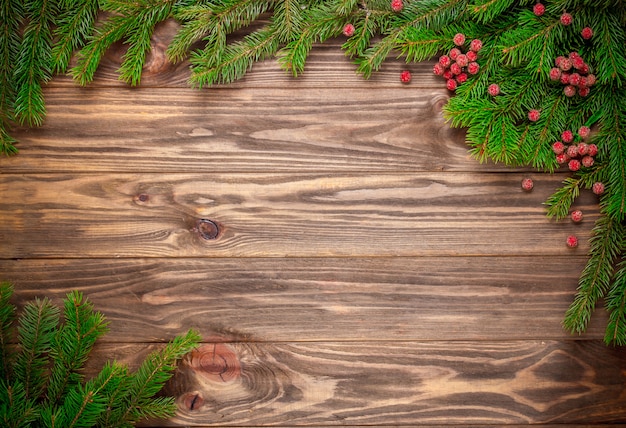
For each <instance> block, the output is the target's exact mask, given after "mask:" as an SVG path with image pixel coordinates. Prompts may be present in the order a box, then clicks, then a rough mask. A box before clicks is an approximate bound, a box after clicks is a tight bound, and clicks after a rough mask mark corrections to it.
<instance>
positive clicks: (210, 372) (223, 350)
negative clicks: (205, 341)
mask: <svg viewBox="0 0 626 428" xmlns="http://www.w3.org/2000/svg"><path fill="white" fill-rule="evenodd" d="M188 358H189V362H188V364H189V366H190V367H191V369H192V370H194V372H196V373H197V374H198V375H199V376H201V377H203V378H205V379H207V380H210V381H212V382H223V383H227V382H232V381H234V380H236V379H237V378H239V376H241V364H240V363H239V358H238V357H237V354H236V353H235V352H234V351H233V350H232V349H231V348H230V347H229V346H228V345H226V344H224V343H214V344H211V345H204V346H201V347H200V348H197V349H195V350H194V351H192V352H191V354H190V355H189V357H188Z"/></svg>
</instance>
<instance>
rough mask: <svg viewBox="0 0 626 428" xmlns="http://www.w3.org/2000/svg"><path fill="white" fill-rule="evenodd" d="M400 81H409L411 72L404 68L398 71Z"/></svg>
mask: <svg viewBox="0 0 626 428" xmlns="http://www.w3.org/2000/svg"><path fill="white" fill-rule="evenodd" d="M400 81H401V82H402V83H409V82H410V81H411V72H410V71H409V70H404V71H403V72H402V73H400Z"/></svg>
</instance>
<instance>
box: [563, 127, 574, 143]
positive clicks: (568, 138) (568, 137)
mask: <svg viewBox="0 0 626 428" xmlns="http://www.w3.org/2000/svg"><path fill="white" fill-rule="evenodd" d="M561 140H562V141H563V142H564V143H571V142H572V141H574V133H573V132H572V131H570V130H569V129H566V130H565V131H563V132H562V133H561Z"/></svg>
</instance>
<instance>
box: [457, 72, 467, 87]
mask: <svg viewBox="0 0 626 428" xmlns="http://www.w3.org/2000/svg"><path fill="white" fill-rule="evenodd" d="M456 81H457V83H458V84H459V85H460V84H461V83H465V82H467V73H460V74H459V75H458V76H456Z"/></svg>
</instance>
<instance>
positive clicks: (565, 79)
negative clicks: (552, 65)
mask: <svg viewBox="0 0 626 428" xmlns="http://www.w3.org/2000/svg"><path fill="white" fill-rule="evenodd" d="M559 81H560V82H561V83H562V84H564V85H569V73H565V72H561V78H560V79H559Z"/></svg>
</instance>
